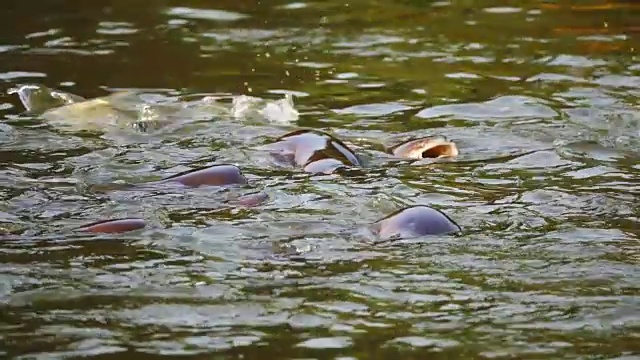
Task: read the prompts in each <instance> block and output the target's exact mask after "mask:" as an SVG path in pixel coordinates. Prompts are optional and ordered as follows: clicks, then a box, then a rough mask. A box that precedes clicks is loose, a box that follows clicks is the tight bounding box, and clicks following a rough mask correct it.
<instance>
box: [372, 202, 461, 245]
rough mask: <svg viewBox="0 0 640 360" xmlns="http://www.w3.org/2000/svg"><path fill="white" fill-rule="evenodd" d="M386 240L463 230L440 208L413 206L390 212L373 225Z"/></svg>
mask: <svg viewBox="0 0 640 360" xmlns="http://www.w3.org/2000/svg"><path fill="white" fill-rule="evenodd" d="M373 229H374V231H375V232H376V233H377V235H378V236H379V237H380V238H381V239H384V240H388V239H392V238H410V237H418V236H423V235H442V234H450V233H455V232H459V231H461V230H462V229H461V227H460V226H459V225H458V224H456V223H455V222H454V221H453V220H452V219H451V218H449V216H447V215H446V214H445V213H443V212H442V211H440V210H437V209H434V208H431V207H428V206H423V205H419V206H411V207H408V208H404V209H401V210H398V211H396V212H394V213H392V214H389V215H388V216H386V217H385V218H383V219H381V220H378V221H377V222H376V223H374V225H373Z"/></svg>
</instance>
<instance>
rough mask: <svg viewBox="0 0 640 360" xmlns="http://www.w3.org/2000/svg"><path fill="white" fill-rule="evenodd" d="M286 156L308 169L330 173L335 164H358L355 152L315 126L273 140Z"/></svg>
mask: <svg viewBox="0 0 640 360" xmlns="http://www.w3.org/2000/svg"><path fill="white" fill-rule="evenodd" d="M274 145H275V147H276V149H277V150H278V151H279V153H275V154H274V156H276V157H278V158H279V159H281V160H282V159H286V160H288V161H290V162H291V163H293V164H294V165H296V166H300V167H302V168H303V169H304V170H305V171H306V172H311V173H332V172H334V171H335V170H336V169H338V168H344V167H352V166H361V163H360V160H359V159H358V157H357V156H356V154H355V153H354V152H353V151H351V149H349V147H348V146H347V145H346V144H345V143H343V142H342V141H340V140H338V139H336V138H335V137H333V136H331V135H329V134H327V133H324V132H321V131H317V130H306V129H303V130H296V131H294V132H291V133H288V134H286V135H284V136H282V137H280V138H279V139H278V140H277V142H276V143H275V144H274Z"/></svg>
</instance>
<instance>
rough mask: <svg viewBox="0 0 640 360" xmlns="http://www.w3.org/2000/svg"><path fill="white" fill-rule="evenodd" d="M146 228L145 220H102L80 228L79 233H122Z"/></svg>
mask: <svg viewBox="0 0 640 360" xmlns="http://www.w3.org/2000/svg"><path fill="white" fill-rule="evenodd" d="M145 226H146V224H145V221H144V220H143V219H136V218H125V219H112V220H102V221H98V222H94V223H91V224H87V225H84V226H82V227H80V228H78V230H79V231H84V232H91V233H122V232H127V231H133V230H138V229H142V228H144V227H145Z"/></svg>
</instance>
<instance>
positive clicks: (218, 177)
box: [160, 164, 247, 187]
mask: <svg viewBox="0 0 640 360" xmlns="http://www.w3.org/2000/svg"><path fill="white" fill-rule="evenodd" d="M160 182H178V183H180V184H182V185H184V186H190V187H198V186H203V185H214V186H222V185H233V184H246V183H247V179H246V178H245V177H244V175H242V172H241V171H240V169H239V168H238V167H237V166H234V165H226V164H222V165H213V166H207V167H202V168H198V169H194V170H188V171H184V172H181V173H178V174H175V175H172V176H170V177H168V178H165V179H162V180H160Z"/></svg>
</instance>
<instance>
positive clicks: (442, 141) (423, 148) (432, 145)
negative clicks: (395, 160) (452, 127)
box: [390, 136, 459, 159]
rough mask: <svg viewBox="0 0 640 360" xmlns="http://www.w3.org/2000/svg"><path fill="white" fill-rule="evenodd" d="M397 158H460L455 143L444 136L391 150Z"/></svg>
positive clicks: (417, 140) (405, 143)
mask: <svg viewBox="0 0 640 360" xmlns="http://www.w3.org/2000/svg"><path fill="white" fill-rule="evenodd" d="M390 151H391V153H392V154H393V155H395V156H399V157H403V158H407V159H438V158H448V157H456V156H458V154H459V152H458V147H457V145H456V143H455V142H453V141H450V140H448V139H447V138H446V137H444V136H430V137H425V138H420V139H414V140H410V141H407V142H404V143H402V144H400V145H396V146H394V147H392V148H391V149H390Z"/></svg>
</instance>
